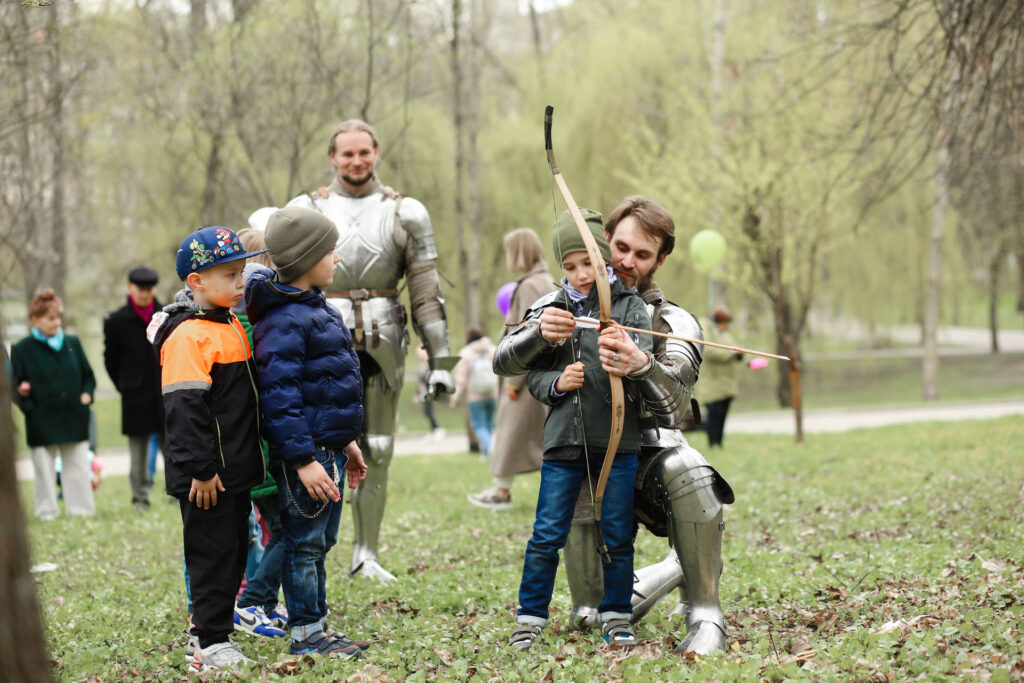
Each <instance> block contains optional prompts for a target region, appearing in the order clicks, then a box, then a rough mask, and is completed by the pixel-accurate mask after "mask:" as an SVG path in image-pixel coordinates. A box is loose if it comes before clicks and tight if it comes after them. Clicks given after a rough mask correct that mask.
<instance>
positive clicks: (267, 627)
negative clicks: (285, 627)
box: [234, 603, 287, 638]
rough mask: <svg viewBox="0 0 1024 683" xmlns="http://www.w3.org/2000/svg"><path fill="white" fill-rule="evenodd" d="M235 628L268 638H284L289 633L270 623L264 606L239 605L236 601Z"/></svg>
mask: <svg viewBox="0 0 1024 683" xmlns="http://www.w3.org/2000/svg"><path fill="white" fill-rule="evenodd" d="M234 620H235V630H236V631H244V632H246V633H251V634H253V635H254V636H266V637H267V638H284V637H285V636H286V635H287V634H286V633H285V632H284V631H282V630H281V629H279V628H278V627H276V626H274V625H273V624H272V623H270V619H268V618H267V615H266V614H265V613H264V612H263V608H262V607H258V606H256V605H253V606H252V607H239V606H238V603H235V616H234Z"/></svg>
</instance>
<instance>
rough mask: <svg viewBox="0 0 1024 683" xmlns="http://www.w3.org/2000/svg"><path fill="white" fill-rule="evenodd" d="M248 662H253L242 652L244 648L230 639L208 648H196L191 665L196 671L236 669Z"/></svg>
mask: <svg viewBox="0 0 1024 683" xmlns="http://www.w3.org/2000/svg"><path fill="white" fill-rule="evenodd" d="M246 664H252V660H251V659H249V658H248V657H246V656H245V655H243V654H242V648H240V647H239V646H238V644H237V643H233V642H231V641H230V640H229V641H226V642H223V643H214V644H213V645H211V646H210V647H207V648H201V647H199V648H196V650H195V652H194V653H193V654H192V659H191V660H190V661H189V666H190V667H192V669H193V670H194V671H207V670H209V669H235V668H237V667H240V666H244V665H246Z"/></svg>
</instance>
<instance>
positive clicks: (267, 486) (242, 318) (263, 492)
mask: <svg viewBox="0 0 1024 683" xmlns="http://www.w3.org/2000/svg"><path fill="white" fill-rule="evenodd" d="M232 310H233V309H232ZM234 313H235V317H236V318H238V322H240V323H242V327H243V328H245V336H247V337H248V338H249V348H250V349H254V348H256V347H255V346H253V344H252V325H251V324H249V315H248V314H247V313H245V311H244V310H243V311H242V312H241V313H239V312H237V311H234ZM260 448H262V449H263V469H264V471H265V472H266V473H267V478H266V479H264V480H263V483H261V484H257V485H256V486H254V487H252V490H251V491H249V497H250V498H252V499H253V500H255V499H256V498H265V497H266V496H276V495H277V482H276V481H275V480H274V476H273V475H272V474H270V448H269V445H268V444H267V440H266V439H260Z"/></svg>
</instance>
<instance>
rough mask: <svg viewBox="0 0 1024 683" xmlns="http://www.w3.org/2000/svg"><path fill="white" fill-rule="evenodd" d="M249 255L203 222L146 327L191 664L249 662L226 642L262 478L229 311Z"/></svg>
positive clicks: (248, 389) (251, 387)
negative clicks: (159, 400) (179, 543)
mask: <svg viewBox="0 0 1024 683" xmlns="http://www.w3.org/2000/svg"><path fill="white" fill-rule="evenodd" d="M252 255H253V254H249V253H247V252H246V251H245V249H244V248H242V245H241V244H240V243H239V242H238V238H237V237H236V235H235V233H233V232H232V231H230V230H228V229H227V228H221V227H210V228H202V229H200V230H197V231H195V232H193V233H192V234H190V235H189V236H188V237H186V238H185V240H184V241H183V242H182V243H181V248H180V249H178V257H177V264H176V270H177V273H178V277H180V278H181V279H182V280H183V281H184V282H185V284H186V287H185V289H182V290H181V291H179V292H178V293H177V295H176V296H175V301H174V303H173V304H171V305H169V306H166V307H165V308H164V310H163V311H162V312H161V313H158V314H157V315H155V316H154V317H153V321H152V322H151V323H150V329H151V331H152V333H153V344H154V346H155V348H156V350H157V353H158V355H159V357H160V368H161V386H162V392H163V400H164V412H165V415H166V427H167V451H166V452H165V454H164V455H165V463H166V473H165V482H166V487H167V493H168V494H169V495H171V496H174V497H175V498H177V499H178V505H179V508H180V509H181V520H182V526H183V536H184V546H185V565H186V567H187V570H188V579H187V580H188V582H189V587H190V589H191V597H192V601H193V606H194V612H193V621H194V624H195V625H194V627H193V628H192V629H191V634H192V636H193V638H194V640H193V638H190V648H189V651H187V653H186V657H187V661H188V664H189V666H190V667H191V668H192V669H194V670H203V669H226V668H233V667H236V666H238V665H240V664H244V663H247V662H250V661H251V660H249V659H248V658H247V657H245V656H244V655H243V654H242V651H241V649H240V648H239V647H238V645H237V644H235V643H233V642H231V639H230V635H231V632H232V630H233V629H234V623H233V620H232V614H233V611H234V603H235V595H236V593H237V592H238V587H239V586H240V585H241V582H242V576H243V574H244V571H245V562H246V557H247V555H248V540H249V524H248V519H249V510H250V508H251V503H250V501H249V489H251V488H252V487H253V486H254V485H256V484H258V483H259V482H260V481H262V480H263V478H264V477H265V476H266V472H265V470H264V468H263V458H262V456H261V453H260V434H259V412H258V410H259V407H258V406H259V404H258V395H257V392H256V382H255V380H256V377H255V374H256V373H255V368H254V367H253V366H252V351H251V348H250V346H249V342H248V340H247V339H246V336H245V330H244V329H243V328H242V325H241V323H240V322H238V319H237V318H236V317H235V315H234V314H233V313H232V312H231V310H230V309H231V307H232V306H233V305H235V304H236V303H237V302H238V301H239V300H240V299H241V297H242V294H243V292H244V282H243V281H242V267H243V266H244V265H245V259H247V258H249V257H250V256H252Z"/></svg>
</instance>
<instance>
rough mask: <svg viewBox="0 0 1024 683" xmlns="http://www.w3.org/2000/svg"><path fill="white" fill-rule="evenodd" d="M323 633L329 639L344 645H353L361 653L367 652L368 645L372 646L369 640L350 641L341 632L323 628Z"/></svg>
mask: <svg viewBox="0 0 1024 683" xmlns="http://www.w3.org/2000/svg"><path fill="white" fill-rule="evenodd" d="M324 633H326V634H327V636H328V637H330V638H334V639H336V640H340V641H341V642H342V643H343V644H345V645H355V646H356V647H358V648H359V649H360V650H363V651H366V650H369V649H370V645H372V643H371V642H370V641H369V640H352V639H351V638H349V637H348V636H346V635H345V634H344V633H342V632H341V631H335V630H334V629H333V628H325V629H324Z"/></svg>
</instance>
